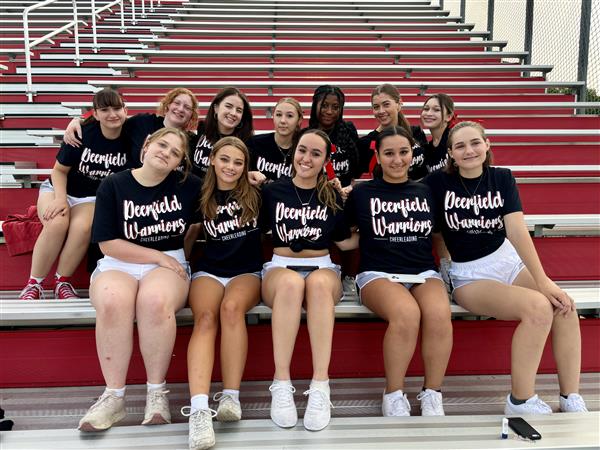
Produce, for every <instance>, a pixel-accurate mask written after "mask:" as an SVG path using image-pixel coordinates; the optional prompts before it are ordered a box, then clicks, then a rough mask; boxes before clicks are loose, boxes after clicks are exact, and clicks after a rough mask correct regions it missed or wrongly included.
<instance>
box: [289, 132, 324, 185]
mask: <svg viewBox="0 0 600 450" xmlns="http://www.w3.org/2000/svg"><path fill="white" fill-rule="evenodd" d="M326 145H327V144H326V143H325V141H324V140H323V139H322V138H321V137H320V136H318V135H316V134H314V133H308V134H305V135H303V136H302V137H301V138H300V140H299V141H298V145H297V146H296V150H295V151H294V170H295V172H296V177H298V178H302V179H303V180H305V181H306V182H308V181H312V180H314V181H315V182H316V180H317V178H318V176H319V175H320V174H321V173H322V172H323V167H325V164H326V163H327V161H328V159H327V148H326Z"/></svg>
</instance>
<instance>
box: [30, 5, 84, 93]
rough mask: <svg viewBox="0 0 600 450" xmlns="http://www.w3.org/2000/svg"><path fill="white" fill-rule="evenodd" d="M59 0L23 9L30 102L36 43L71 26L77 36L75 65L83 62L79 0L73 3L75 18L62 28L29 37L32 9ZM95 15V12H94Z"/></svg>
mask: <svg viewBox="0 0 600 450" xmlns="http://www.w3.org/2000/svg"><path fill="white" fill-rule="evenodd" d="M56 1H57V0H46V1H43V2H41V3H36V4H35V5H32V6H29V7H27V8H25V9H24V10H23V37H24V40H25V67H26V77H27V88H26V92H25V93H26V94H27V100H28V101H29V102H33V94H34V93H35V92H34V91H33V82H32V79H31V49H32V48H33V47H35V46H36V45H38V44H40V43H42V42H44V41H46V40H48V39H50V38H51V37H53V36H56V35H57V34H59V33H62V32H63V31H68V32H70V31H69V29H70V28H73V36H74V38H75V65H77V66H79V64H81V58H80V56H79V27H78V24H79V18H78V15H77V2H76V0H73V1H72V4H73V20H72V21H70V22H69V23H67V24H66V25H63V26H62V27H60V28H57V29H56V30H53V31H51V32H50V33H47V34H45V35H44V36H42V37H40V38H37V39H35V40H34V41H31V40H30V39H29V18H28V16H29V13H30V12H31V11H35V10H36V9H39V8H42V7H44V6H47V5H50V4H52V3H55V2H56ZM92 15H93V13H92Z"/></svg>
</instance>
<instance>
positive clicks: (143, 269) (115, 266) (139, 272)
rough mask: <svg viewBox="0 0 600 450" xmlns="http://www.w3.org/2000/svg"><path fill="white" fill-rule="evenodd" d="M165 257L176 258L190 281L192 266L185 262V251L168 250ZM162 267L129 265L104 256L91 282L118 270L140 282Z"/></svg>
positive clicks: (99, 261)
mask: <svg viewBox="0 0 600 450" xmlns="http://www.w3.org/2000/svg"><path fill="white" fill-rule="evenodd" d="M163 253H164V254H165V255H169V256H171V257H173V258H175V259H176V260H177V261H179V263H180V264H181V265H182V266H183V268H184V269H185V270H186V272H187V278H188V280H189V279H190V265H189V264H188V262H187V261H186V260H185V253H184V251H183V249H182V248H181V249H179V250H167V251H165V252H163ZM159 267H160V266H159V265H158V264H138V263H129V262H125V261H121V260H120V259H117V258H113V257H112V256H104V258H102V259H100V260H98V264H97V265H96V270H94V273H92V276H91V281H94V277H95V276H96V275H98V274H99V273H102V272H106V271H108V270H118V271H119V272H125V273H126V274H128V275H131V276H132V277H133V278H135V279H136V280H138V281H140V280H141V279H142V278H144V277H145V276H146V275H148V273H150V272H151V271H153V270H154V269H158V268H159Z"/></svg>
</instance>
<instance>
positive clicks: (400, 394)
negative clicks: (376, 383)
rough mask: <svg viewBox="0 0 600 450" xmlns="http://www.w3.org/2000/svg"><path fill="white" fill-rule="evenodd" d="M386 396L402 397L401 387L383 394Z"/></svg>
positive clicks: (390, 397)
mask: <svg viewBox="0 0 600 450" xmlns="http://www.w3.org/2000/svg"><path fill="white" fill-rule="evenodd" d="M384 395H385V396H386V397H387V398H389V399H392V398H396V397H402V396H404V392H403V391H402V389H398V390H397V391H394V392H390V393H388V394H384Z"/></svg>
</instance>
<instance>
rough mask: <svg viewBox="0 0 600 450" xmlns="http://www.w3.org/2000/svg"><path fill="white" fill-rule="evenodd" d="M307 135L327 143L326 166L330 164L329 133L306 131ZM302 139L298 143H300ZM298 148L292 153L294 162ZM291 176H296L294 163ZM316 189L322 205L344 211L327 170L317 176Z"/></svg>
mask: <svg viewBox="0 0 600 450" xmlns="http://www.w3.org/2000/svg"><path fill="white" fill-rule="evenodd" d="M307 134H316V135H317V136H319V137H320V138H321V139H322V140H323V142H324V143H325V164H327V163H328V162H329V159H330V158H331V141H330V140H329V136H327V133H325V132H324V131H322V130H317V129H309V130H306V131H305V132H304V133H302V136H306V135H307ZM302 136H300V139H302ZM300 139H299V140H298V141H300ZM298 143H299V142H298ZM297 148H298V145H297V144H296V147H294V152H293V153H292V161H294V157H295V155H296V149H297ZM324 168H325V167H323V169H324ZM291 176H292V178H294V177H295V176H296V168H295V167H294V164H293V162H292V174H291ZM315 189H316V190H317V199H318V200H319V202H321V204H323V205H325V206H326V207H328V208H331V209H332V210H333V211H337V210H338V209H342V208H341V206H340V205H338V203H337V198H336V195H335V189H334V188H333V186H332V185H331V183H329V180H328V179H327V175H326V174H325V170H322V171H321V173H320V174H319V175H318V176H317V186H316V187H315Z"/></svg>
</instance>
